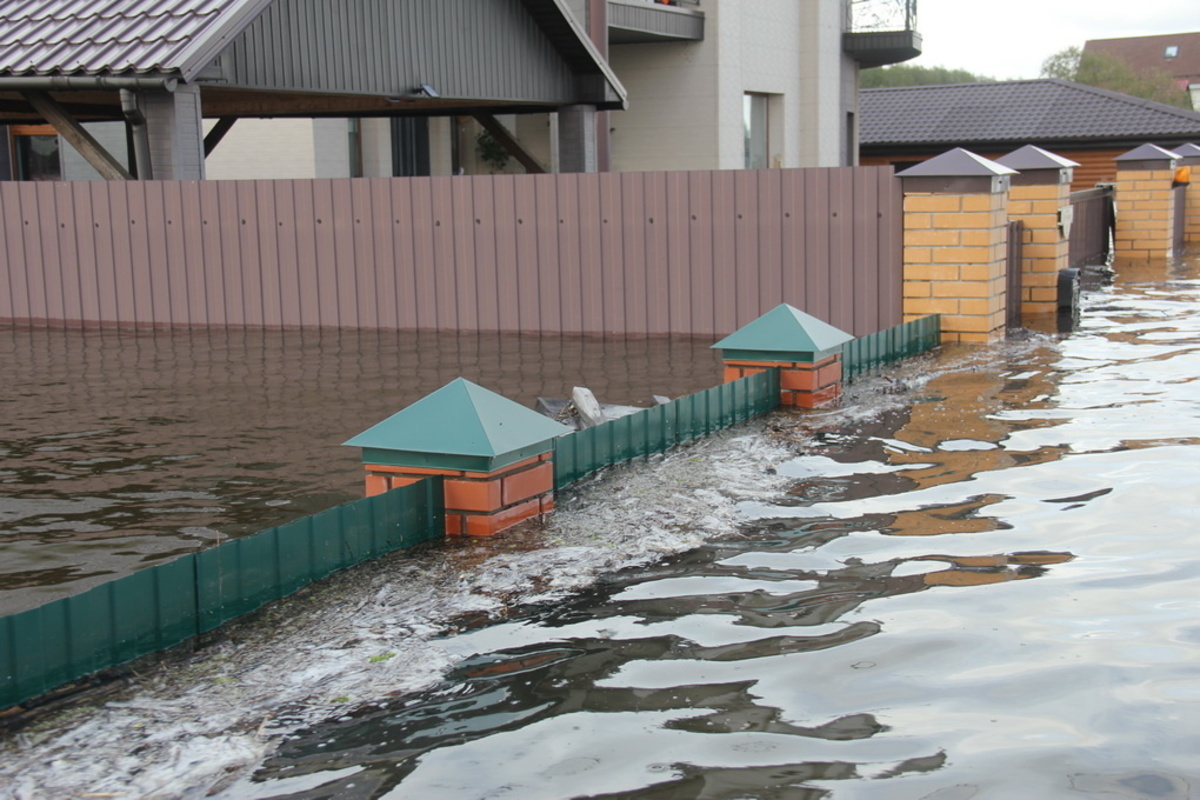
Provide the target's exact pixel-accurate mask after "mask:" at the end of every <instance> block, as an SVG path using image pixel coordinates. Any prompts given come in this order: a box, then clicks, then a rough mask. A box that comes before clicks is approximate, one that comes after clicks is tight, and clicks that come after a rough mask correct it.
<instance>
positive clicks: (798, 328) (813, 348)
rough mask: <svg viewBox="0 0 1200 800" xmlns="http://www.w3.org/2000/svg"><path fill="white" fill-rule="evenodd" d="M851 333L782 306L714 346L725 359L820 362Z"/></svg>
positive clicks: (849, 337)
mask: <svg viewBox="0 0 1200 800" xmlns="http://www.w3.org/2000/svg"><path fill="white" fill-rule="evenodd" d="M853 338H854V336H852V335H851V334H849V333H846V332H845V331H843V330H841V329H839V328H835V327H833V326H832V325H830V324H829V323H827V322H822V321H821V320H819V319H817V318H816V317H814V316H812V315H811V314H806V313H804V312H803V311H801V310H800V309H798V308H795V307H793V306H790V305H788V304H787V303H780V304H779V305H778V306H776V307H775V308H773V309H771V310H770V311H768V312H767V313H765V314H763V315H762V316H761V317H759V318H758V319H756V320H754V321H753V322H750V323H747V324H746V325H743V326H742V327H741V328H738V329H737V330H736V331H734V332H733V333H731V334H729V335H728V336H726V337H725V338H724V339H722V340H721V341H719V342H717V343H716V344H714V345H712V349H713V350H722V351H724V352H723V354H722V355H723V356H724V358H725V359H727V360H728V359H743V358H749V359H774V360H778V361H816V360H818V359H819V358H821V357H822V356H824V355H827V354H829V353H831V352H834V351H836V350H837V349H838V348H840V347H841V346H842V345H843V344H845V343H846V342H848V341H850V340H851V339H853Z"/></svg>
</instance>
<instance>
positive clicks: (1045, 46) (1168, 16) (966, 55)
mask: <svg viewBox="0 0 1200 800" xmlns="http://www.w3.org/2000/svg"><path fill="white" fill-rule="evenodd" d="M917 31H918V32H919V33H920V34H921V36H922V38H923V40H924V47H923V53H922V54H921V56H920V57H918V58H915V59H913V60H912V61H909V62H907V63H909V64H919V65H921V66H925V67H950V68H952V69H965V70H968V71H970V72H974V73H976V74H978V75H984V76H987V77H992V78H996V79H998V80H1008V79H1014V78H1036V77H1038V76H1039V74H1040V73H1041V67H1042V62H1043V61H1044V60H1045V59H1046V58H1047V57H1048V56H1050V55H1053V54H1054V53H1057V52H1058V51H1060V50H1064V49H1066V48H1068V47H1071V46H1072V45H1077V46H1079V47H1082V46H1083V43H1084V42H1086V41H1087V40H1088V39H1116V38H1119V37H1124V36H1152V35H1156V34H1162V33H1191V32H1195V31H1200V0H917Z"/></svg>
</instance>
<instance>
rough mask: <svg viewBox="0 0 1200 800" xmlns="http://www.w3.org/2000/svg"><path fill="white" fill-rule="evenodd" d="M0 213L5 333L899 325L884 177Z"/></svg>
mask: <svg viewBox="0 0 1200 800" xmlns="http://www.w3.org/2000/svg"><path fill="white" fill-rule="evenodd" d="M0 206H2V207H3V209H4V211H5V212H6V213H5V214H4V217H3V222H2V223H0V224H2V225H3V231H4V245H3V247H4V252H3V255H4V256H5V258H4V264H3V270H2V271H0V286H3V287H4V288H5V289H6V291H5V292H4V298H3V302H2V304H0V314H2V315H3V318H6V319H11V320H24V321H30V320H38V321H40V320H46V319H55V320H65V321H66V323H67V324H77V323H79V322H83V321H86V322H98V323H102V324H142V325H161V324H178V325H225V324H235V325H266V326H279V325H287V326H325V327H338V326H351V327H353V326H363V327H385V328H402V329H442V330H482V331H518V330H526V331H529V330H535V331H546V332H559V331H562V332H572V333H593V334H595V333H617V334H642V333H653V334H658V333H679V334H691V335H711V334H714V333H729V332H731V331H732V330H734V329H735V328H736V327H738V326H739V325H741V324H744V323H745V322H747V321H749V319H752V318H753V317H756V316H758V315H759V314H762V313H764V312H766V311H768V310H770V308H772V307H774V306H775V305H777V304H779V303H780V302H788V303H791V304H793V305H796V306H797V307H799V308H802V309H803V310H805V311H807V312H808V313H810V314H813V315H814V316H817V317H819V318H821V319H824V320H826V321H829V322H831V323H832V324H834V325H837V326H838V327H842V328H844V329H847V330H850V331H851V332H853V333H855V334H858V335H862V334H865V333H870V332H873V331H875V330H879V329H881V328H884V327H888V326H889V325H894V324H896V323H897V322H899V320H900V311H899V307H900V299H899V290H900V276H901V265H900V224H899V219H900V208H901V198H900V192H899V188H898V185H897V182H896V181H895V179H894V178H893V177H892V176H891V174H890V169H889V168H886V167H885V168H878V167H869V168H833V169H828V168H826V169H817V170H784V171H778V170H764V171H758V172H740V173H739V172H734V171H726V172H693V173H627V174H613V173H609V174H590V175H589V174H579V175H544V176H519V175H504V176H494V177H485V176H477V177H470V178H461V177H456V178H450V177H443V178H436V179H435V178H377V179H360V178H355V179H336V180H329V179H320V180H289V181H244V182H243V181H230V182H219V183H218V182H195V181H182V182H180V181H164V182H155V183H137V182H120V183H112V182H103V183H95V182H80V183H64V184H58V185H47V184H39V183H29V184H21V183H15V182H14V183H5V184H0ZM835 212H836V213H837V216H836V217H834V216H833V214H834V213H835ZM831 254H833V255H832V256H831Z"/></svg>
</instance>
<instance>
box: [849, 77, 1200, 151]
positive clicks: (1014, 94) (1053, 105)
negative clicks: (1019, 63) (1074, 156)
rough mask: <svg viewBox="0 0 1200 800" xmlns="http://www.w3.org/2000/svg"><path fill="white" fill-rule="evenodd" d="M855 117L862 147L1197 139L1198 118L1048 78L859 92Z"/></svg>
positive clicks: (1166, 107)
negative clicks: (857, 120)
mask: <svg viewBox="0 0 1200 800" xmlns="http://www.w3.org/2000/svg"><path fill="white" fill-rule="evenodd" d="M859 112H860V115H861V123H860V132H861V139H860V141H861V143H862V144H863V145H864V146H871V145H884V144H888V145H918V144H930V145H933V144H954V145H957V144H963V145H968V146H969V145H971V144H978V143H992V142H994V143H998V144H1010V143H1011V144H1028V143H1030V142H1051V141H1053V142H1064V141H1080V142H1088V141H1104V140H1106V139H1118V140H1120V139H1126V140H1127V139H1138V140H1143V141H1144V140H1145V139H1153V138H1155V137H1185V138H1187V137H1196V136H1200V113H1196V112H1194V111H1188V110H1186V109H1182V108H1177V107H1175V106H1169V105H1165V104H1163V103H1156V102H1154V101H1151V100H1142V99H1141V98H1138V97H1130V96H1129V95H1125V94H1120V93H1119V92H1110V91H1108V90H1106V89H1097V88H1095V87H1093V86H1084V85H1083V84H1078V83H1071V82H1070V81H1064V80H1058V79H1055V78H1045V79H1040V80H1027V81H1004V82H996V83H955V84H945V85H940V86H900V87H895V88H889V89H864V90H862V92H861V93H860V99H859Z"/></svg>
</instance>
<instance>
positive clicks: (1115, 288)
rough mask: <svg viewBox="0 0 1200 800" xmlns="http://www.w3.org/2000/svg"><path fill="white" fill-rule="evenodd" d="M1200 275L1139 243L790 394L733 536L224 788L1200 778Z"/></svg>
mask: <svg viewBox="0 0 1200 800" xmlns="http://www.w3.org/2000/svg"><path fill="white" fill-rule="evenodd" d="M1198 301H1200V269H1197V263H1196V262H1191V263H1190V264H1186V265H1177V266H1175V267H1172V268H1169V269H1168V268H1166V267H1162V268H1139V269H1133V268H1126V269H1125V270H1122V271H1120V272H1119V273H1118V275H1117V278H1116V282H1115V285H1112V286H1097V287H1093V289H1092V290H1091V291H1090V292H1089V293H1088V295H1087V300H1086V303H1087V305H1086V308H1085V310H1084V315H1083V319H1082V322H1081V325H1080V328H1079V330H1077V331H1076V332H1074V333H1071V334H1069V335H1065V336H1061V337H1059V336H1047V335H1037V334H1035V335H1030V336H1028V337H1018V338H1017V339H1015V340H1012V341H1009V342H1006V343H1003V344H998V345H995V346H992V347H985V348H946V349H945V350H944V351H943V352H941V353H940V354H939V355H938V356H937V357H935V358H927V359H923V360H921V361H920V362H918V363H916V364H909V365H907V366H906V367H905V368H902V369H898V370H895V371H893V372H892V373H891V374H890V375H889V376H888V377H887V378H877V379H874V380H873V381H864V382H863V383H862V384H861V385H859V386H858V387H857V388H855V389H854V391H853V392H852V393H851V396H850V398H849V401H850V402H849V403H848V404H847V405H846V407H844V408H842V409H839V410H835V411H831V412H827V413H818V414H811V415H806V416H802V417H795V416H786V415H784V416H776V417H773V418H771V419H770V420H769V421H768V423H767V428H768V429H773V430H774V431H775V432H776V434H777V435H781V436H786V437H787V438H788V440H789V441H793V442H796V443H799V444H800V445H801V454H799V455H797V456H796V457H794V458H792V459H789V460H786V461H784V462H783V463H781V464H779V465H778V467H777V471H778V473H779V474H783V475H786V476H787V477H789V478H791V479H792V481H791V483H790V484H789V485H788V486H787V487H786V488H785V489H784V490H783V491H780V492H778V493H777V495H776V496H774V497H773V498H770V499H766V500H762V499H752V500H747V501H745V502H742V503H741V504H740V507H741V512H742V515H743V519H742V523H741V524H740V526H739V527H738V530H737V533H736V534H735V535H723V536H715V537H713V538H711V539H710V541H708V542H707V543H705V544H703V545H702V546H699V547H696V548H693V549H690V550H688V551H686V552H684V553H681V554H678V555H674V556H671V557H669V558H666V559H664V560H662V561H661V562H659V563H657V564H655V565H653V566H651V567H649V568H646V567H638V568H636V569H629V570H625V571H622V572H619V573H617V574H614V575H611V576H610V577H608V578H607V579H605V580H603V581H602V582H601V583H600V584H598V585H597V586H595V587H594V588H592V589H591V590H589V591H586V592H582V593H578V594H576V595H575V596H573V597H572V598H570V599H568V600H566V601H559V602H550V603H541V604H538V603H534V604H532V605H530V606H527V607H525V608H522V609H517V610H516V611H515V612H514V613H513V614H512V615H511V616H510V617H509V618H508V619H507V620H505V621H504V622H502V623H500V624H485V625H479V626H474V627H471V626H468V628H469V629H468V630H467V631H465V632H462V633H458V634H456V635H454V636H450V637H447V638H445V639H443V640H441V641H440V642H439V644H440V646H441V647H442V648H444V649H446V650H447V651H449V652H450V653H452V654H453V655H454V656H455V658H456V659H458V660H457V662H456V665H455V666H454V668H453V669H451V670H450V671H449V672H448V673H447V674H446V675H445V677H444V678H443V679H442V680H441V681H439V682H438V683H436V685H434V686H432V687H430V688H428V689H426V690H425V691H421V692H413V693H398V694H396V695H394V696H388V697H381V698H379V699H378V700H376V701H374V702H371V703H366V704H363V705H361V706H360V707H359V708H357V709H356V710H355V711H353V712H352V713H349V714H345V715H343V716H340V717H338V718H336V719H330V720H329V721H328V722H326V723H323V724H319V725H316V726H311V727H309V728H307V729H304V730H300V731H296V732H293V733H291V734H290V735H289V736H287V737H286V738H285V739H284V741H283V742H282V744H281V745H279V746H278V748H277V749H276V750H275V751H274V752H273V753H272V754H271V755H270V756H269V757H267V758H266V759H265V760H264V761H263V762H262V763H261V765H260V766H259V767H258V769H257V770H256V771H255V773H254V774H253V776H252V777H251V778H247V779H244V780H243V781H241V782H239V783H238V784H237V785H236V786H234V787H233V788H231V789H230V790H229V791H228V792H227V793H226V794H223V795H221V796H225V797H236V798H250V797H255V798H266V797H271V798H278V797H289V798H326V797H330V798H332V797H361V798H384V797H386V798H418V797H437V798H462V799H464V800H466V799H467V798H480V799H482V798H522V800H529V799H530V798H592V799H593V800H598V799H599V798H613V799H614V800H615V798H645V799H646V800H651V799H652V798H653V799H654V800H659V799H663V798H704V799H705V800H717V799H720V800H740V799H741V798H780V799H782V800H817V798H839V799H841V798H886V799H887V800H918V798H920V799H922V800H966V799H967V798H976V797H978V798H1005V799H1007V798H1066V797H1079V798H1109V797H1112V798H1189V797H1196V796H1197V795H1198V793H1200V713H1198V712H1200V548H1198V547H1197V544H1196V531H1197V529H1198V524H1197V523H1200V504H1198V503H1197V500H1196V498H1197V496H1198V495H1197V475H1200V448H1198V447H1197V445H1200V302H1198ZM647 468H648V469H649V468H650V467H647Z"/></svg>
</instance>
